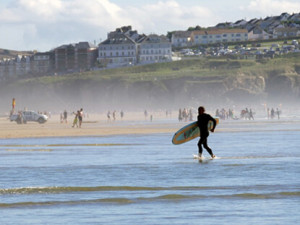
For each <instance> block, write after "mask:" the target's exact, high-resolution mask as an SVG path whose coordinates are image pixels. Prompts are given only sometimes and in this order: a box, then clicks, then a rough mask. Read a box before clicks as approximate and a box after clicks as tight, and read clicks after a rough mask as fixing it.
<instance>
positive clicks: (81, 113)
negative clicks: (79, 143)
mask: <svg viewBox="0 0 300 225" xmlns="http://www.w3.org/2000/svg"><path fill="white" fill-rule="evenodd" d="M82 117H83V109H82V108H81V109H80V110H79V114H78V120H79V128H81V124H82Z"/></svg>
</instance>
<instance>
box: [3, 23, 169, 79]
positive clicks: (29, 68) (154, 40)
mask: <svg viewBox="0 0 300 225" xmlns="http://www.w3.org/2000/svg"><path fill="white" fill-rule="evenodd" d="M171 60H172V46H171V42H170V40H169V39H168V38H167V37H166V36H164V35H160V36H159V35H156V34H151V35H145V34H138V32H137V31H133V30H132V28H131V26H125V27H121V28H118V29H116V30H115V31H113V32H110V33H109V34H108V37H107V39H106V40H105V41H103V42H102V43H100V44H99V45H98V46H95V45H93V44H91V43H88V42H79V43H75V44H67V45H62V46H59V47H57V48H55V49H53V50H51V51H49V52H44V53H35V54H33V55H31V56H18V57H16V58H7V59H2V60H0V80H6V79H10V78H19V77H26V76H28V77H31V76H38V75H53V74H58V75H59V74H65V73H72V72H80V71H87V70H94V69H101V68H113V67H120V66H130V65H137V64H148V63H156V62H165V61H171Z"/></svg>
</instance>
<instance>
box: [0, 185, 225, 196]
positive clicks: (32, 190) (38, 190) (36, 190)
mask: <svg viewBox="0 0 300 225" xmlns="http://www.w3.org/2000/svg"><path fill="white" fill-rule="evenodd" d="M204 189H230V187H205V186H201V187H194V186H191V187H184V186H179V187H138V186H97V187H24V188H9V189H0V195H5V194H51V193H54V194H55V193H68V192H70V193H71V192H100V191H168V190H169V191H171V190H172V191H176V190H178V191H184V190H204Z"/></svg>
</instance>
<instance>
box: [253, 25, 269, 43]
mask: <svg viewBox="0 0 300 225" xmlns="http://www.w3.org/2000/svg"><path fill="white" fill-rule="evenodd" d="M270 37H272V35H271V34H269V33H267V32H266V31H264V30H263V29H262V28H260V27H259V26H256V27H253V28H252V29H250V30H249V32H248V40H250V41H254V40H268V39H269V38H270Z"/></svg>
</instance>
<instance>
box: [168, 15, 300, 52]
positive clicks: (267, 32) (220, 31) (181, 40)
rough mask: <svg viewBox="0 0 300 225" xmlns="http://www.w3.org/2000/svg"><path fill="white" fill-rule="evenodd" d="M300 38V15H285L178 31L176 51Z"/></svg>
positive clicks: (176, 32) (175, 38)
mask: <svg viewBox="0 0 300 225" xmlns="http://www.w3.org/2000/svg"><path fill="white" fill-rule="evenodd" d="M296 36H300V13H297V14H292V15H290V14H288V13H282V14H281V15H280V16H272V17H266V18H265V19H251V20H249V21H246V20H238V21H236V22H235V23H230V22H225V23H219V24H217V25H216V26H214V27H210V28H203V29H201V28H200V30H193V31H175V32H173V34H172V39H171V42H172V46H173V47H187V46H195V45H199V44H204V45H205V44H214V43H226V42H240V41H248V40H249V41H258V40H268V39H277V38H285V37H296Z"/></svg>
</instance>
